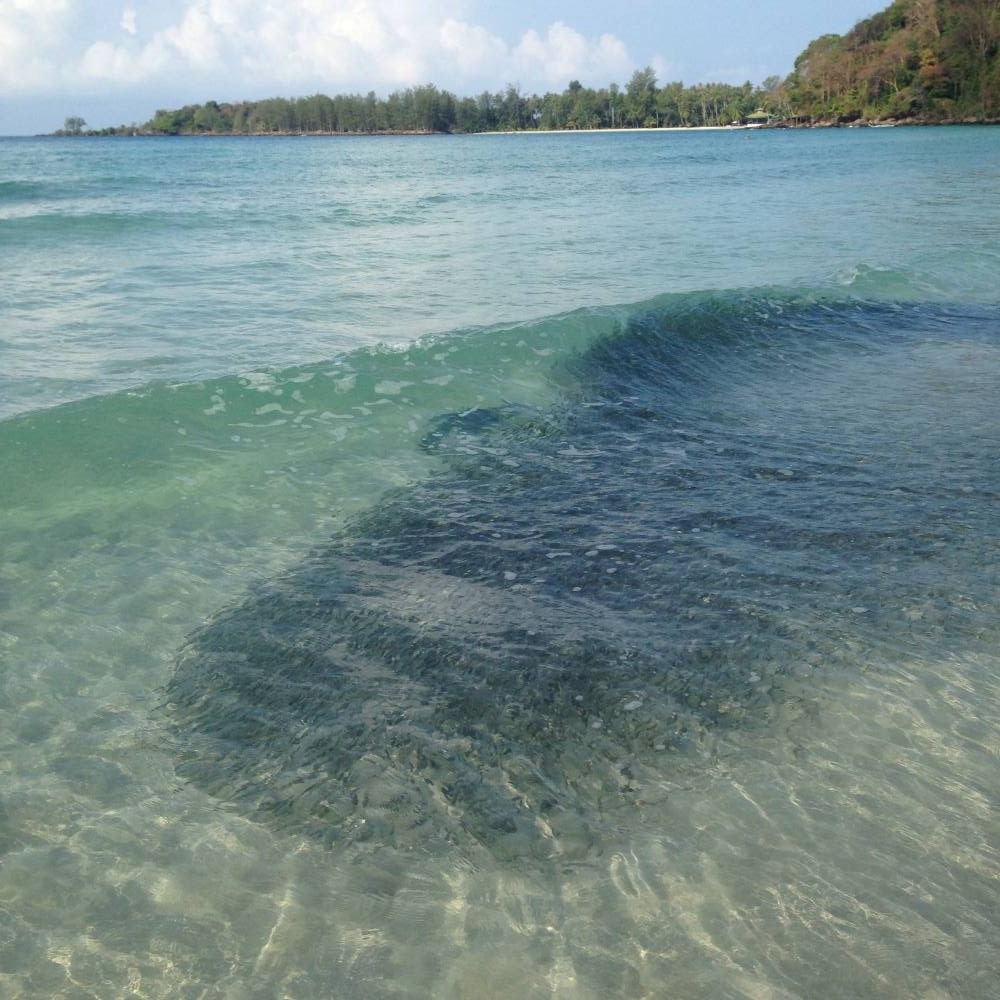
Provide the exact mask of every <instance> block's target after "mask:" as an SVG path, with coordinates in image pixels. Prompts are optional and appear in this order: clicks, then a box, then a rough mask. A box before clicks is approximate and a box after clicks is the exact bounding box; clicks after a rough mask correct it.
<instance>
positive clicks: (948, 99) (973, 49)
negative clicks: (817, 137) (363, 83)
mask: <svg viewBox="0 0 1000 1000" xmlns="http://www.w3.org/2000/svg"><path fill="white" fill-rule="evenodd" d="M955 122H968V123H976V122H988V123H997V122H1000V3H998V2H997V0H896V2H895V3H893V4H891V5H890V6H889V7H887V8H886V9H885V10H883V11H881V12H879V13H878V14H875V15H874V16H872V17H870V18H867V19H866V20H864V21H861V22H859V23H858V24H857V25H855V26H854V28H852V29H851V30H850V31H849V32H847V34H845V35H823V36H822V37H820V38H817V39H816V40H815V41H813V42H811V43H810V44H809V45H808V46H807V47H806V49H805V51H804V52H803V53H802V54H801V55H800V56H799V57H798V58H797V59H796V60H795V67H794V69H793V70H792V72H791V73H790V74H789V75H788V76H787V77H785V78H784V79H782V78H781V77H778V76H773V77H769V78H768V79H767V80H765V81H764V82H763V83H761V84H759V85H756V86H755V85H753V84H751V83H749V82H747V83H744V84H742V85H733V84H724V83H707V84H697V85H695V86H689V87H686V86H684V84H683V83H680V82H674V83H667V84H665V85H663V86H658V85H657V80H656V74H655V73H654V71H653V70H652V68H650V67H646V68H645V69H642V70H637V71H636V72H635V73H634V74H633V75H632V78H631V80H629V82H628V83H627V84H626V85H625V86H624V87H621V86H619V85H618V84H610V85H609V86H608V87H606V88H601V89H599V90H595V89H593V88H590V87H584V86H582V85H581V84H580V82H579V81H577V80H574V81H572V82H571V83H570V84H569V85H568V87H567V88H566V89H565V90H564V91H563V92H562V93H560V94H556V93H547V94H544V95H542V96H538V95H531V96H528V95H525V94H522V93H521V92H520V90H519V88H517V87H516V86H514V85H513V84H509V85H508V86H507V87H506V89H505V90H503V91H502V92H499V93H495V94H493V93H489V92H484V93H482V94H480V95H479V96H478V97H462V98H459V97H456V96H455V95H454V94H451V93H449V92H448V91H446V90H440V89H438V88H437V87H435V86H434V85H433V84H427V85H424V86H418V87H410V88H407V89H406V90H401V91H396V92H395V93H393V94H390V95H389V97H387V98H380V97H378V96H376V94H375V93H374V92H369V93H368V94H365V95H360V94H344V95H339V96H336V97H328V96H326V95H324V94H314V95H312V96H310V97H298V98H281V97H272V98H268V99H266V100H261V101H238V102H231V103H221V104H220V103H218V102H216V101H207V102H206V103H204V104H192V105H186V106H185V107H183V108H179V109H177V110H173V111H170V110H160V111H157V112H156V114H155V115H154V116H153V117H152V118H151V119H150V120H149V121H148V122H146V123H144V124H142V125H136V124H132V125H121V126H118V127H116V128H108V129H100V130H87V129H86V123H85V122H84V120H83V119H82V118H79V117H77V116H73V117H70V118H67V119H66V125H65V127H64V128H63V129H61V130H59V132H58V133H56V134H58V135H136V134H138V135H199V134H206V135H309V134H362V135H374V134H389V135H403V134H433V133H456V132H457V133H470V132H504V131H526V130H537V131H548V130H567V129H608V128H611V129H614V128H683V127H687V128H692V127H713V126H714V127H719V126H726V125H733V124H740V125H757V126H771V127H811V126H817V125H826V126H829V125H851V124H864V123H868V124H884V123H910V124H941V123H955Z"/></svg>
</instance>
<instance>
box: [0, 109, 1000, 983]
mask: <svg viewBox="0 0 1000 1000" xmlns="http://www.w3.org/2000/svg"><path fill="white" fill-rule="evenodd" d="M0 274H2V281H0V747H2V749H0V995H2V996H3V997H12V998H15V997H16V998H20V997H24V998H50V997H52V998H55V997H59V998H63V997H65V998H74V1000H76V998H88V997H92V998H100V1000H107V998H117V997H137V998H138V997H143V998H146V997H149V998H153V997H155V998H178V997H186V998H226V1000H241V998H261V1000H265V998H274V997H288V998H296V1000H298V998H333V997H336V998H338V1000H339V998H344V1000H354V998H357V1000H368V998H372V1000H375V998H383V997H384V998H390V997H391V998H413V1000H416V998H476V1000H480V998H489V997H495V998H509V997H516V998H550V997H551V998H560V1000H578V998H579V1000H584V998H586V1000H590V998H594V1000H597V998H601V1000H604V998H609V997H616V998H617V997H624V998H670V1000H673V998H679V1000H687V998H699V997H706V998H713V1000H723V998H753V1000H793V998H795V1000H798V998H801V1000H814V998H819V997H822V998H825V1000H837V998H843V1000H855V998H869V997H870V998H880V1000H881V998H898V1000H915V998H920V1000H946V998H947V1000H950V998H983V1000H986V998H990V997H996V995H997V984H998V983H1000V949H998V948H997V942H998V941H1000V853H998V852H1000V822H998V815H1000V813H998V795H1000V767H998V764H1000V760H998V757H1000V608H998V599H1000V509H998V500H1000V464H998V457H1000V280H998V279H1000V129H989V128H978V127H968V128H935V129H917V128H902V127H900V128H895V129H878V130H873V129H839V130H825V131H818V130H817V131H732V132H729V131H709V132H702V131H698V132H643V133H590V134H571V135H555V134H549V135H510V136H469V137H433V138H432V137H427V138H387V137H373V138H319V137H316V138H274V139H253V138H246V139H235V138H232V139H216V138H189V139H188V138H178V139H162V140H158V139H143V138H134V139H108V140H103V139H84V140H72V139H3V140H0Z"/></svg>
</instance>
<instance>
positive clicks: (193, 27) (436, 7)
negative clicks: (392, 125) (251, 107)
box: [0, 0, 635, 98]
mask: <svg viewBox="0 0 1000 1000" xmlns="http://www.w3.org/2000/svg"><path fill="white" fill-rule="evenodd" d="M467 8H468V5H467V4H465V3H463V0H423V2H420V3H415V2H413V0H160V2H159V3H156V4H150V3H143V2H142V0H132V2H126V3H123V4H121V5H120V6H118V5H117V4H115V3H114V0H110V2H109V0H0V88H2V89H3V90H5V91H6V92H7V93H8V94H9V95H12V96H17V95H42V94H46V93H60V92H66V91H67V90H69V89H73V90H76V91H78V92H82V93H110V92H116V91H120V90H123V89H127V88H141V89H143V90H147V89H150V88H151V87H156V88H158V89H162V90H163V91H164V92H167V91H170V90H174V89H176V87H177V85H178V84H183V85H184V88H185V89H186V88H190V87H194V86H200V87H211V88H213V92H217V93H219V95H220V96H226V97H233V98H236V97H241V96H252V93H259V92H261V91H265V92H273V93H278V92H279V91H280V92H286V93H288V92H293V91H294V92H300V93H301V92H304V91H305V90H309V89H314V88H315V89H320V88H326V89H327V90H328V91H345V90H356V89H364V90H367V89H376V90H388V89H394V88H396V87H405V86H409V85H413V84H418V83H427V82H433V83H436V84H438V85H440V86H444V87H447V88H449V89H454V90H458V91H459V92H461V93H463V94H464V93H473V92H476V91H477V90H478V89H481V88H482V87H490V88H495V87H498V86H501V85H502V84H503V83H505V82H511V81H513V82H516V83H518V84H520V85H522V86H524V87H525V89H529V90H531V89H539V90H542V89H546V88H549V87H551V88H554V89H560V90H561V89H562V88H563V87H565V86H566V84H567V82H568V81H569V80H571V79H580V80H581V81H582V82H584V83H587V84H591V83H593V84H604V83H607V82H608V81H611V80H624V79H627V78H628V77H629V75H630V74H631V72H632V71H633V69H634V68H635V67H634V65H633V63H632V60H631V57H630V55H629V52H628V50H627V47H626V45H625V43H624V42H622V41H621V40H620V39H619V38H617V37H615V36H614V35H612V34H602V35H600V36H598V37H594V38H588V37H585V36H584V35H583V34H581V33H580V32H579V31H577V30H575V29H574V28H573V27H572V26H571V25H569V24H566V23H563V22H561V21H557V22H555V23H553V24H551V25H550V26H548V27H547V29H543V30H542V31H536V30H526V31H524V32H523V33H522V34H521V35H520V37H518V38H515V39H505V38H500V37H498V36H497V35H496V34H495V33H493V32H491V31H490V30H488V29H487V28H485V27H483V26H482V25H481V24H477V23H474V21H475V18H474V16H470V15H469V14H468V10H467ZM220 88H221V89H220Z"/></svg>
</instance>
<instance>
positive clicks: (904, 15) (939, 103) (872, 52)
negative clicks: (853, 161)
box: [781, 0, 1000, 121]
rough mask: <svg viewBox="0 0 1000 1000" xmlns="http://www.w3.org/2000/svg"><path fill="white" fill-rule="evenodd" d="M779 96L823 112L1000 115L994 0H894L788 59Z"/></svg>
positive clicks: (999, 3)
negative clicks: (844, 31) (789, 65)
mask: <svg viewBox="0 0 1000 1000" xmlns="http://www.w3.org/2000/svg"><path fill="white" fill-rule="evenodd" d="M781 96H782V98H783V100H784V105H785V107H786V108H787V109H788V110H789V111H790V112H791V113H793V114H796V115H804V116H810V117H812V118H825V119H848V120H850V119H856V118H861V117H866V118H896V119H916V120H921V121H942V120H947V121H995V120H997V119H1000V0H896V2H895V3H893V4H891V5H890V6H889V7H887V8H886V9H885V10H883V11H880V12H879V13H878V14H875V15H874V16H873V17H870V18H867V19H866V20H864V21H861V22H860V23H858V24H857V25H855V26H854V28H853V29H851V31H849V32H848V33H847V34H846V35H843V36H841V35H823V36H822V37H821V38H817V39H816V40H815V41H814V42H812V43H811V44H810V45H809V46H808V47H807V48H806V50H805V51H804V52H803V53H802V54H801V55H800V56H799V57H798V59H796V60H795V69H794V70H793V71H792V73H791V74H790V75H789V77H788V78H787V79H786V80H785V81H784V84H783V86H782V88H781Z"/></svg>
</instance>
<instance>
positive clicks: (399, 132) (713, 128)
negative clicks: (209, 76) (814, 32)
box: [33, 118, 1000, 139]
mask: <svg viewBox="0 0 1000 1000" xmlns="http://www.w3.org/2000/svg"><path fill="white" fill-rule="evenodd" d="M955 125H1000V119H962V120H946V121H941V120H933V121H931V120H924V119H919V118H907V119H899V120H885V119H873V120H872V121H865V120H858V121H853V122H837V121H810V122H801V121H789V120H787V119H779V120H776V121H773V122H769V123H767V124H766V125H765V124H760V125H660V126H653V125H651V126H644V127H641V128H562V129H557V128H549V129H545V128H522V129H498V130H494V131H486V132H431V131H422V130H403V129H395V130H394V129H382V130H379V131H367V132H366V131H357V132H344V131H337V132H322V131H303V132H299V131H274V132H211V131H205V132H177V133H167V132H152V131H148V130H142V129H136V130H135V131H133V132H110V133H109V132H105V131H99V130H96V129H95V130H92V131H87V132H80V133H73V132H66V131H64V130H62V129H58V130H56V131H55V132H43V133H39V134H38V135H35V136H34V137H33V138H36V139H52V138H56V139H179V138H206V139H296V138H343V139H364V138H379V137H385V138H432V137H435V136H472V135H490V136H497V135H595V134H633V133H634V134H641V133H646V132H774V131H782V130H784V131H808V130H811V129H855V128H910V127H921V128H924V127H926V128H932V127H938V126H955Z"/></svg>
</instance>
